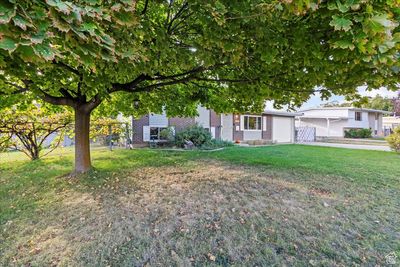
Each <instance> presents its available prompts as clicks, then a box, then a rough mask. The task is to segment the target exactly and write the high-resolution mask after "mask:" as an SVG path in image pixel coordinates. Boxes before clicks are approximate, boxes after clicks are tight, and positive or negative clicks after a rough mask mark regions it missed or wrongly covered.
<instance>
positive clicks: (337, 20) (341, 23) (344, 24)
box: [329, 15, 353, 32]
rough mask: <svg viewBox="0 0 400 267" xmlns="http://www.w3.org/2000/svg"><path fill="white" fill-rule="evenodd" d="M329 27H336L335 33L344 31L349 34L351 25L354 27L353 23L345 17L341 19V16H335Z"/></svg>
mask: <svg viewBox="0 0 400 267" xmlns="http://www.w3.org/2000/svg"><path fill="white" fill-rule="evenodd" d="M329 25H331V26H333V27H335V31H340V30H343V31H345V32H347V31H349V30H350V29H351V25H353V22H352V21H351V20H349V19H346V18H344V17H339V16H336V15H334V16H332V20H331V22H330V23H329Z"/></svg>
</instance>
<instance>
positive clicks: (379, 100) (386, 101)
mask: <svg viewBox="0 0 400 267" xmlns="http://www.w3.org/2000/svg"><path fill="white" fill-rule="evenodd" d="M363 107H364V108H370V109H378V110H386V111H390V112H393V111H394V101H393V99H390V98H387V97H382V96H380V95H377V96H376V97H373V98H371V99H369V101H368V103H366V104H364V105H363Z"/></svg>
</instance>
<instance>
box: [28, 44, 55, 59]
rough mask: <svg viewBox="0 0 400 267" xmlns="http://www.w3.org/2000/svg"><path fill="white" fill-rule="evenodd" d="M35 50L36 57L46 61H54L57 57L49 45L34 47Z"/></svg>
mask: <svg viewBox="0 0 400 267" xmlns="http://www.w3.org/2000/svg"><path fill="white" fill-rule="evenodd" d="M33 50H34V52H35V54H36V55H38V56H39V57H41V58H43V59H45V60H53V59H54V57H55V55H56V54H55V51H54V49H53V48H51V47H50V45H48V44H38V45H35V46H34V47H33Z"/></svg>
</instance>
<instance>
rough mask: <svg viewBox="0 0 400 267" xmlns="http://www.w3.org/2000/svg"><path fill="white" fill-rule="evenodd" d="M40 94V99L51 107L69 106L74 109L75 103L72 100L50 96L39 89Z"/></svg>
mask: <svg viewBox="0 0 400 267" xmlns="http://www.w3.org/2000/svg"><path fill="white" fill-rule="evenodd" d="M39 91H40V93H41V94H42V95H41V96H40V98H42V99H43V100H44V101H46V102H49V103H51V104H53V105H65V106H70V107H73V108H75V107H76V104H77V103H76V101H74V100H73V99H72V98H68V97H58V96H52V95H50V94H48V93H46V92H45V91H43V90H42V89H39Z"/></svg>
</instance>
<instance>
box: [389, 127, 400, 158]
mask: <svg viewBox="0 0 400 267" xmlns="http://www.w3.org/2000/svg"><path fill="white" fill-rule="evenodd" d="M386 141H387V142H388V143H389V146H390V148H391V149H393V150H394V151H396V152H398V153H400V127H397V128H396V129H394V132H393V133H392V134H391V135H389V136H388V137H386Z"/></svg>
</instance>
